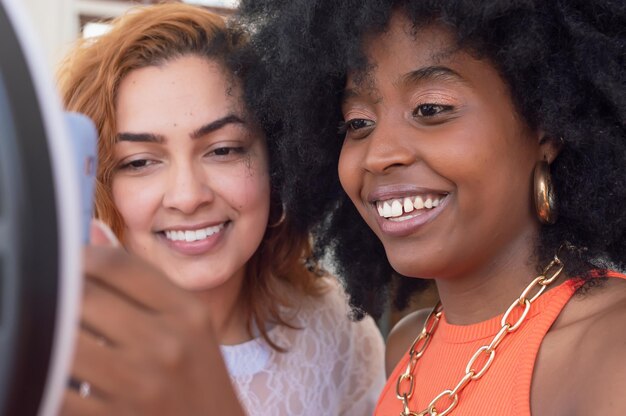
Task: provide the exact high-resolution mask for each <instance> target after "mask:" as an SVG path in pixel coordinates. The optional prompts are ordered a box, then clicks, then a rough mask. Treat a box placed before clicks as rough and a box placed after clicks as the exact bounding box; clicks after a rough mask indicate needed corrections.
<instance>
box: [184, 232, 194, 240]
mask: <svg viewBox="0 0 626 416" xmlns="http://www.w3.org/2000/svg"><path fill="white" fill-rule="evenodd" d="M185 240H186V241H196V232H195V231H185Z"/></svg>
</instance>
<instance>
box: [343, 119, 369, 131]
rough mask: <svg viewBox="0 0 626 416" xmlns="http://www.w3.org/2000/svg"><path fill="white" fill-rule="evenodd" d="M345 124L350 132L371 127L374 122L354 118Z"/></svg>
mask: <svg viewBox="0 0 626 416" xmlns="http://www.w3.org/2000/svg"><path fill="white" fill-rule="evenodd" d="M346 124H347V125H348V129H350V130H360V129H364V128H366V127H371V126H373V125H374V122H373V121H372V120H366V119H364V118H355V119H352V120H349V121H348V122H347V123H346Z"/></svg>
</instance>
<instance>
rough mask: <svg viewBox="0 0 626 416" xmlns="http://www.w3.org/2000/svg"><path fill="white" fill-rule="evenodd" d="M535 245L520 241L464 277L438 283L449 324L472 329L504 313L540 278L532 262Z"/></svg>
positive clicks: (530, 240)
mask: <svg viewBox="0 0 626 416" xmlns="http://www.w3.org/2000/svg"><path fill="white" fill-rule="evenodd" d="M533 243H534V239H533V238H530V237H529V236H526V237H525V238H519V239H518V240H517V241H515V242H513V244H511V245H509V246H508V247H506V249H503V250H500V253H501V254H500V255H499V256H498V257H496V258H493V257H492V258H491V259H490V260H489V261H487V262H485V264H483V265H481V266H480V267H475V268H474V269H472V270H471V271H464V273H463V276H457V277H455V278H447V279H436V283H437V291H438V292H439V297H440V299H441V303H442V304H443V306H444V310H445V314H446V320H447V321H448V322H449V323H451V324H455V325H469V324H473V323H477V322H482V321H485V320H488V319H490V318H493V317H494V316H498V315H500V314H502V313H504V312H505V311H506V309H507V308H508V307H509V306H510V305H511V303H512V302H513V301H514V300H515V299H516V298H517V297H518V296H519V295H520V294H521V292H522V290H524V288H525V287H526V286H527V285H528V284H529V283H530V282H531V281H532V280H533V279H534V278H535V277H536V276H537V267H536V264H535V263H534V262H533V261H531V259H532V255H533Z"/></svg>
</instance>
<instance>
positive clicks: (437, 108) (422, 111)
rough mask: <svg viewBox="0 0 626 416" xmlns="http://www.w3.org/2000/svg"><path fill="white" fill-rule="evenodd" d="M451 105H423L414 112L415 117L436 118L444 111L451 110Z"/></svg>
mask: <svg viewBox="0 0 626 416" xmlns="http://www.w3.org/2000/svg"><path fill="white" fill-rule="evenodd" d="M451 109H452V106H450V105H440V104H422V105H419V106H417V107H416V108H415V110H413V117H434V116H436V115H438V114H440V113H442V112H444V111H448V110H451Z"/></svg>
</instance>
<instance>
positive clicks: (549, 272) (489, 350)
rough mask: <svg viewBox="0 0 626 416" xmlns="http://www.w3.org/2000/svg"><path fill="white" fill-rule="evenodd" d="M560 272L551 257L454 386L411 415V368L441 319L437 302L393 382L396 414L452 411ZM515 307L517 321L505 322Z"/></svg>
mask: <svg viewBox="0 0 626 416" xmlns="http://www.w3.org/2000/svg"><path fill="white" fill-rule="evenodd" d="M562 271H563V263H562V262H561V260H560V259H559V258H558V257H557V256H556V255H555V256H554V260H552V261H551V262H550V264H548V266H546V268H544V269H543V273H542V274H540V275H539V276H537V277H535V279H533V281H532V282H530V284H529V285H528V286H526V288H525V289H524V290H523V291H522V294H521V295H520V296H519V298H517V299H515V301H513V303H512V304H511V306H509V309H507V311H506V312H505V313H504V315H503V316H502V320H501V321H500V323H501V325H502V328H500V331H498V333H497V334H496V336H495V337H493V339H492V340H491V342H490V343H489V345H483V346H482V347H480V348H479V349H478V350H477V351H476V352H475V353H474V355H473V356H472V358H470V360H469V362H468V363H467V366H466V367H465V375H464V376H463V377H462V378H461V380H459V382H458V383H457V385H456V386H455V387H454V388H453V389H446V390H444V391H442V392H441V393H439V394H438V395H437V396H436V397H435V398H434V399H433V400H432V401H431V402H430V404H429V405H428V406H427V407H426V408H425V409H424V410H422V411H421V412H414V411H411V409H409V400H410V399H411V396H413V390H414V387H415V382H414V375H413V372H414V370H415V366H416V364H417V362H418V360H419V359H420V358H421V357H422V355H424V352H425V351H426V348H427V347H428V344H429V343H430V340H431V338H432V336H433V334H434V333H435V330H436V329H437V325H438V324H439V319H441V315H442V313H443V306H442V305H441V302H439V303H437V305H435V307H434V308H433V310H432V311H431V312H430V315H428V318H426V322H425V323H424V327H423V328H422V332H421V333H420V334H419V335H418V336H417V338H415V341H413V344H412V345H411V348H410V349H409V357H410V358H409V364H408V365H407V367H406V370H405V371H404V373H402V374H401V375H400V377H398V381H397V382H396V396H397V397H398V399H400V401H401V402H402V406H403V408H404V410H402V412H400V416H444V415H447V414H448V413H450V412H452V410H453V409H454V408H455V407H456V405H457V404H458V403H459V393H461V391H463V389H464V388H465V387H467V385H468V384H469V383H470V382H472V381H474V380H478V379H479V378H481V377H482V376H484V375H485V373H486V372H487V370H488V369H489V367H490V366H491V364H492V363H493V360H494V358H495V356H496V348H498V345H500V343H501V342H502V340H503V339H504V338H505V337H506V336H507V335H508V334H510V333H512V332H514V331H516V330H517V329H518V328H519V327H520V326H521V325H522V323H523V322H524V321H525V320H526V317H527V316H528V312H529V311H530V306H531V305H532V304H533V302H535V301H536V300H537V298H538V297H539V296H541V294H542V293H543V292H544V291H545V290H546V287H548V285H550V284H551V283H553V282H554V281H555V280H556V278H557V277H558V276H559V274H561V272H562ZM533 290H535V291H536V292H535V294H534V295H532V296H530V295H531V292H532V291H533ZM517 308H524V309H523V310H522V314H521V316H520V317H519V318H518V320H517V322H515V323H514V324H511V323H509V322H508V320H509V316H510V315H511V313H513V311H514V310H516V309H517ZM481 356H484V357H485V358H484V363H483V365H482V368H480V369H479V370H477V369H476V368H474V364H475V363H476V361H477V360H478V359H479V358H481ZM444 398H447V399H448V400H449V401H450V402H449V404H448V407H447V408H446V409H445V410H443V411H441V412H440V411H439V410H437V407H436V405H437V404H438V403H439V401H440V400H442V399H444Z"/></svg>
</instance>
